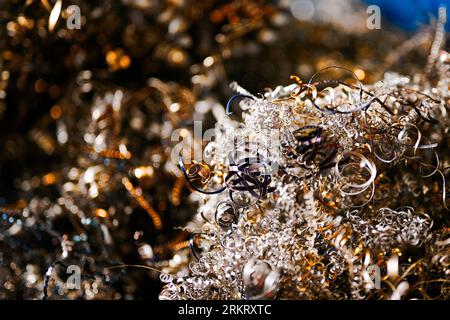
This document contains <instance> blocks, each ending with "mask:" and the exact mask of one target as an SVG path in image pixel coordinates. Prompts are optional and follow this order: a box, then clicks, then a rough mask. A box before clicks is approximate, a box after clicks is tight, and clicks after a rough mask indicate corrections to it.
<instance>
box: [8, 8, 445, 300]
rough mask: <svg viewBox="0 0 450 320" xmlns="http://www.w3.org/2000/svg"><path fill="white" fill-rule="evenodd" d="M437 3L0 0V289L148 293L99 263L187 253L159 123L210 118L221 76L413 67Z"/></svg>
mask: <svg viewBox="0 0 450 320" xmlns="http://www.w3.org/2000/svg"><path fill="white" fill-rule="evenodd" d="M442 4H447V5H448V1H425V0H417V1H413V0H410V1H406V0H402V1H381V0H374V1H356V0H354V1H353V0H315V1H313V0H279V1H264V0H234V1H233V0H232V1H216V0H166V1H165V0H113V1H106V0H105V1H103V0H97V1H88V0H86V1H81V0H80V1H76V0H72V1H66V0H56V1H55V0H27V1H20V0H2V1H1V2H0V299H42V298H49V299H156V298H157V297H158V294H159V292H160V289H161V284H160V281H159V278H158V274H157V273H156V272H154V271H151V270H147V269H143V268H138V267H121V268H115V269H108V268H110V267H111V266H119V265H124V264H127V265H128V264H132V265H144V266H152V267H154V268H158V269H160V268H166V269H170V267H171V266H175V265H178V264H180V263H181V264H182V263H188V261H184V260H183V259H184V258H183V256H182V255H178V254H177V253H178V252H180V250H189V248H188V247H189V245H188V239H189V235H188V234H187V233H186V232H184V231H183V230H182V229H181V228H180V227H182V226H183V225H185V224H186V222H188V221H189V220H190V219H191V217H192V216H193V215H194V214H195V213H196V209H197V207H198V201H201V199H200V198H197V196H196V195H195V194H191V191H190V190H189V188H188V187H187V186H186V184H185V182H184V178H183V177H182V174H181V171H180V170H179V168H178V167H177V165H176V164H174V163H173V162H172V161H171V159H170V154H171V151H172V149H173V147H174V145H175V144H176V143H177V142H173V141H171V135H172V133H173V132H174V130H176V129H182V130H181V131H180V132H181V135H182V136H189V135H190V132H191V130H192V127H193V122H194V120H200V121H203V127H204V129H205V128H207V127H211V126H213V125H214V122H215V118H216V117H218V116H220V115H222V114H223V106H224V105H225V104H226V101H227V100H228V99H229V97H230V96H231V95H232V94H233V92H234V91H233V88H236V85H233V84H232V83H233V82H234V81H236V82H237V83H238V84H239V85H240V86H242V87H243V88H245V89H246V90H248V91H250V92H252V93H253V94H257V93H262V92H264V89H265V88H275V87H276V86H279V85H288V84H290V83H291V81H292V80H290V76H291V75H298V76H300V77H301V78H302V79H306V80H308V79H309V78H310V77H311V76H312V75H313V74H314V73H315V72H317V71H318V70H320V69H323V68H325V67H327V66H343V67H346V68H348V69H350V70H352V71H353V72H354V73H355V74H356V75H357V76H358V77H359V78H360V80H362V81H363V82H365V83H372V82H375V81H377V80H379V79H380V78H381V77H382V75H383V73H384V72H385V71H386V70H393V71H397V72H407V73H408V74H413V73H414V70H418V69H420V68H422V67H423V65H424V64H425V63H426V60H427V55H428V53H429V51H430V46H431V42H432V39H433V35H434V28H433V26H434V25H435V23H436V17H437V12H438V7H439V5H442ZM370 5H377V6H378V8H379V9H380V11H379V12H380V13H381V15H380V16H379V21H378V22H379V24H378V25H377V23H376V22H377V20H376V19H378V17H377V16H376V14H377V11H376V10H375V11H370V10H368V8H369V6H370ZM374 14H375V16H373V15H374ZM374 19H375V20H374ZM447 25H448V24H447ZM230 84H231V86H230ZM70 265H77V266H79V267H80V268H81V270H82V281H81V288H80V289H79V290H67V288H66V287H65V286H64V284H65V282H66V281H67V278H68V277H69V276H70V274H69V273H67V268H68V266H70Z"/></svg>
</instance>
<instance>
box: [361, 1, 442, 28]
mask: <svg viewBox="0 0 450 320" xmlns="http://www.w3.org/2000/svg"><path fill="white" fill-rule="evenodd" d="M363 2H365V3H366V4H368V5H372V4H375V5H377V6H379V7H380V9H381V15H382V17H383V18H384V19H386V20H388V21H389V22H390V23H392V24H394V25H396V26H398V27H400V28H402V29H404V30H408V31H416V30H417V29H418V27H419V26H420V25H421V24H429V22H430V16H434V17H437V16H438V9H439V7H440V6H442V5H443V6H446V7H447V24H446V29H447V30H450V22H449V20H450V11H449V10H450V0H363Z"/></svg>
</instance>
